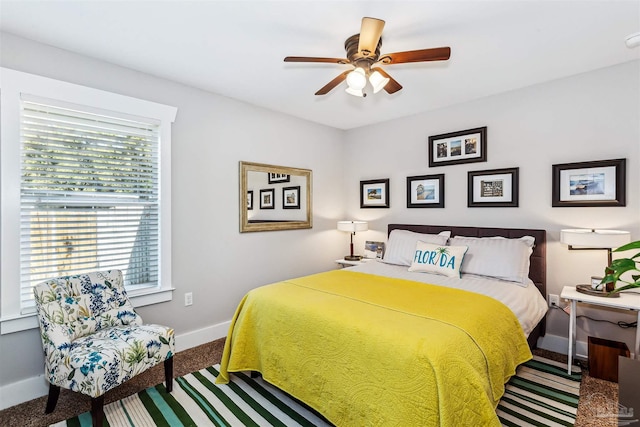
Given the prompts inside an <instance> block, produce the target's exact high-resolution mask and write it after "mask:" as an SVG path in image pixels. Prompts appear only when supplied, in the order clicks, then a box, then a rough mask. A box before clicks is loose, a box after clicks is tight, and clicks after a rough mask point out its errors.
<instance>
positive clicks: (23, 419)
mask: <svg viewBox="0 0 640 427" xmlns="http://www.w3.org/2000/svg"><path fill="white" fill-rule="evenodd" d="M223 347H224V338H221V339H219V340H216V341H212V342H210V343H207V344H203V345H201V346H198V347H194V348H192V349H189V350H185V351H182V352H179V353H177V354H176V355H175V356H174V357H175V360H174V373H175V375H176V376H182V375H185V374H188V373H189V372H193V371H197V370H199V369H202V368H205V367H208V366H211V365H214V364H216V363H220V359H221V357H222V349H223ZM534 353H535V354H537V355H539V356H542V357H546V358H549V359H552V360H557V361H560V362H566V360H567V358H566V356H565V355H561V354H558V353H553V352H550V351H546V350H535V352H534ZM163 372H164V371H163V369H162V366H161V365H160V366H157V367H155V368H153V369H151V370H149V371H147V372H146V373H144V374H142V375H139V376H138V377H136V378H134V379H133V380H131V381H129V382H128V383H126V384H124V385H122V386H120V387H118V388H116V389H114V390H112V391H110V392H109V393H107V394H106V396H105V404H107V403H110V402H113V401H115V400H119V399H121V398H123V397H125V396H128V395H130V394H133V393H136V392H138V391H140V390H143V389H145V388H147V387H149V386H152V385H155V384H158V383H160V382H162V381H164V373H163ZM46 399H47V398H46V396H43V397H40V398H38V399H34V400H31V401H29V402H25V403H22V404H20V405H17V406H13V407H11V408H8V409H5V410H4V411H0V420H1V421H0V424H1V425H2V426H3V427H4V426H8V427H13V426H16V427H18V426H20V427H44V426H48V425H49V424H52V423H55V422H58V421H61V420H64V419H67V418H70V417H71V416H74V415H77V414H80V413H82V412H86V411H88V410H89V409H90V400H89V399H88V398H86V397H84V396H82V395H80V394H77V393H72V392H68V391H67V390H62V392H61V393H60V399H59V400H58V405H57V407H56V410H55V411H54V412H53V413H52V414H49V415H45V414H44V407H45V404H46ZM617 401H618V385H617V384H616V383H612V382H609V381H604V380H600V379H597V378H592V377H590V376H589V375H588V374H587V373H586V372H585V374H583V377H582V385H581V388H580V404H579V406H578V416H577V419H576V424H575V425H576V426H578V427H608V426H617V425H618V423H617V420H616V419H614V418H596V417H595V416H596V415H597V414H598V413H604V412H611V411H612V410H615V411H616V412H617ZM612 405H613V407H611V406H612ZM610 407H611V408H610Z"/></svg>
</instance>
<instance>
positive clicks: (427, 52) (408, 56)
mask: <svg viewBox="0 0 640 427" xmlns="http://www.w3.org/2000/svg"><path fill="white" fill-rule="evenodd" d="M450 56H451V48H450V47H436V48H432V49H419V50H408V51H406V52H396V53H385V54H384V55H380V59H379V60H378V62H382V63H384V64H388V65H390V64H403V63H406V62H427V61H446V60H447V59H449V57H450Z"/></svg>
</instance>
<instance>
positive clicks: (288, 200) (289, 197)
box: [282, 185, 300, 209]
mask: <svg viewBox="0 0 640 427" xmlns="http://www.w3.org/2000/svg"><path fill="white" fill-rule="evenodd" d="M282 209H300V186H299V185H298V186H296V187H284V188H283V189H282Z"/></svg>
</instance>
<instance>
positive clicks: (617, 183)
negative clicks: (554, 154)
mask: <svg viewBox="0 0 640 427" xmlns="http://www.w3.org/2000/svg"><path fill="white" fill-rule="evenodd" d="M625 166H626V159H613V160H597V161H592V162H581V163H564V164H559V165H553V167H552V178H553V179H552V181H553V189H552V203H551V206H553V207H583V206H626V197H625V196H626V195H625V193H626V191H625V177H626V171H625Z"/></svg>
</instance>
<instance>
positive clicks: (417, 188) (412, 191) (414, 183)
mask: <svg viewBox="0 0 640 427" xmlns="http://www.w3.org/2000/svg"><path fill="white" fill-rule="evenodd" d="M407 207H408V208H444V174H438V175H421V176H408V177H407Z"/></svg>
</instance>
